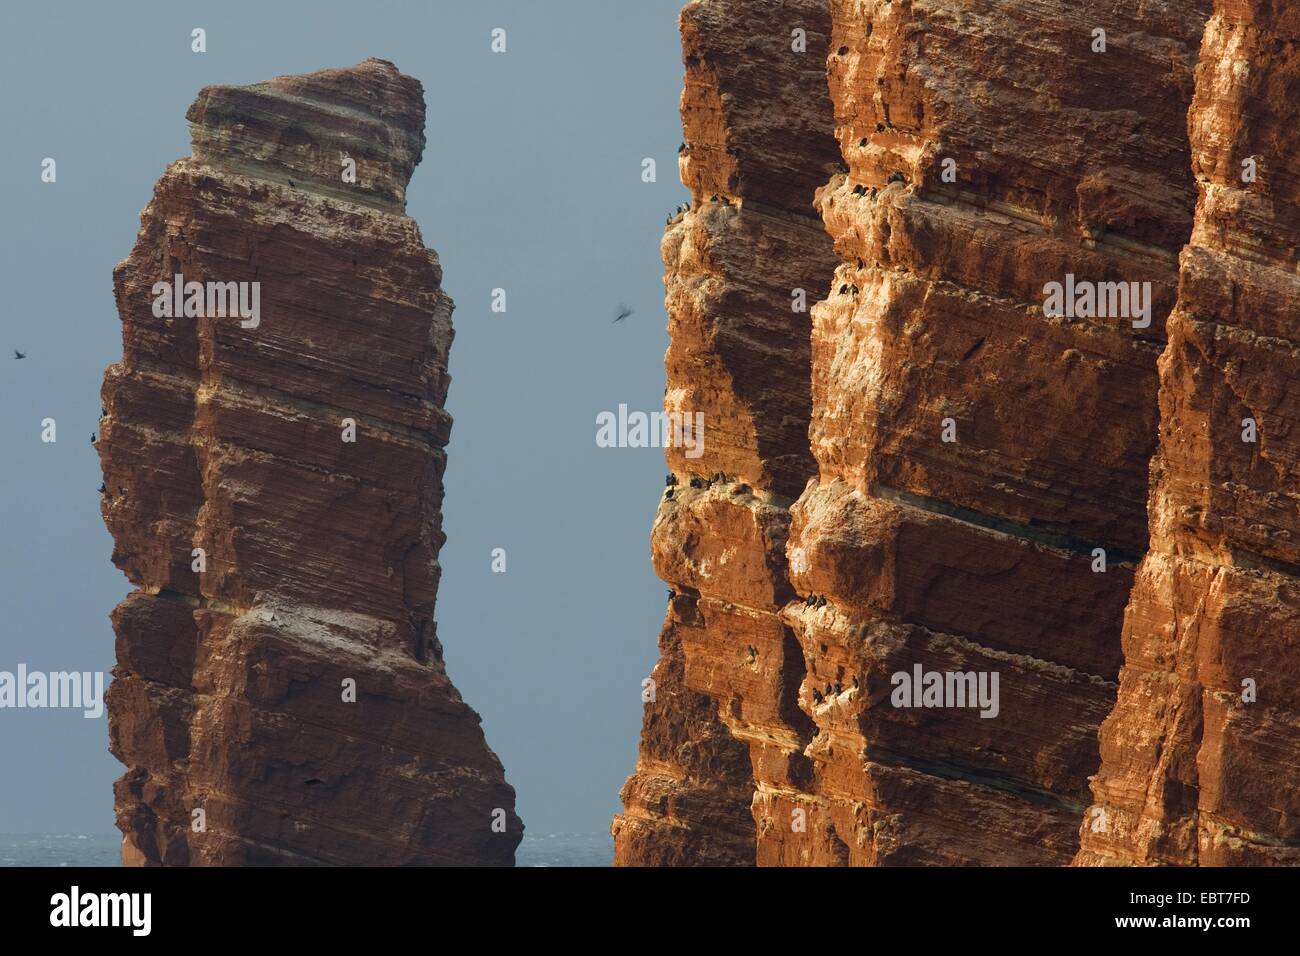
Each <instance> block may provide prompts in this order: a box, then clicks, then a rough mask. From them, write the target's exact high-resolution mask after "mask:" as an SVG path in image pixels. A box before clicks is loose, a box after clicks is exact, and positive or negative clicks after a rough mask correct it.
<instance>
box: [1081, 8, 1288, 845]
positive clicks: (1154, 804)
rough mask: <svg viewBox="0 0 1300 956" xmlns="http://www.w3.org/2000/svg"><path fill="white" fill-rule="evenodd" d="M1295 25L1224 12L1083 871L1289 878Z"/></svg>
mask: <svg viewBox="0 0 1300 956" xmlns="http://www.w3.org/2000/svg"><path fill="white" fill-rule="evenodd" d="M1297 43H1300V8H1297V7H1295V5H1293V4H1287V3H1282V2H1271V0H1231V2H1229V0H1218V2H1216V4H1215V14H1214V17H1213V19H1211V20H1210V22H1209V25H1208V26H1207V28H1206V31H1205V39H1204V45H1203V47H1202V51H1201V59H1200V65H1199V67H1198V69H1197V76H1196V98H1195V101H1194V103H1193V105H1192V109H1191V113H1190V116H1189V122H1188V126H1189V130H1190V133H1191V143H1192V153H1193V168H1194V170H1195V174H1196V180H1197V183H1198V186H1199V193H1200V196H1199V202H1198V205H1197V210H1196V224H1195V231H1194V233H1193V235H1192V237H1191V241H1190V243H1189V244H1188V246H1187V247H1186V249H1184V251H1183V254H1182V284H1181V290H1180V293H1179V300H1178V307H1177V309H1176V310H1175V312H1174V314H1173V315H1172V316H1171V317H1170V320H1169V324H1168V329H1169V345H1168V348H1167V350H1166V351H1165V354H1164V356H1163V357H1162V358H1161V362H1160V411H1161V418H1160V447H1159V454H1158V456H1157V458H1156V459H1155V461H1154V462H1153V464H1152V469H1151V474H1152V487H1151V497H1150V503H1149V511H1150V527H1151V550H1150V553H1149V554H1148V555H1147V557H1146V559H1145V560H1144V561H1143V563H1142V566H1141V568H1140V570H1139V572H1138V575H1137V583H1136V586H1135V587H1134V590H1133V595H1132V599H1131V600H1130V602H1129V605H1128V610H1127V614H1126V617H1125V626H1124V644H1123V649H1124V668H1123V671H1122V674H1121V678H1120V686H1119V699H1118V702H1117V704H1116V706H1115V709H1114V711H1113V712H1112V713H1111V715H1110V716H1109V717H1108V718H1107V720H1106V722H1105V724H1104V725H1103V726H1102V731H1101V757H1102V765H1101V770H1100V772H1099V773H1098V774H1097V777H1096V779H1095V781H1094V783H1093V794H1094V798H1095V802H1094V804H1093V805H1092V806H1091V807H1089V808H1088V812H1087V813H1086V814H1085V815H1084V818H1083V824H1082V827H1081V840H1082V849H1081V850H1080V852H1079V854H1078V857H1077V859H1076V862H1077V863H1079V864H1083V865H1108V864H1140V865H1152V864H1177V865H1191V864H1201V865H1209V866H1239V865H1280V864H1287V865H1296V864H1300V690H1298V687H1300V344H1298V343H1300V318H1298V316H1300V252H1298V251H1297V250H1300V177H1298V176H1297V172H1296V168H1295V157H1296V155H1297V153H1300V130H1297V127H1296V124H1295V119H1294V112H1295V106H1296V98H1295V92H1296V90H1297V89H1300V57H1298V56H1297V55H1296V48H1297Z"/></svg>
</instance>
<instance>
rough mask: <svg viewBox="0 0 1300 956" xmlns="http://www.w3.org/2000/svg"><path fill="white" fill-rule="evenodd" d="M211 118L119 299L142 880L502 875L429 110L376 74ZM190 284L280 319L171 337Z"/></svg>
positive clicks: (109, 400)
mask: <svg viewBox="0 0 1300 956" xmlns="http://www.w3.org/2000/svg"><path fill="white" fill-rule="evenodd" d="M188 118H189V120H190V122H191V126H192V129H193V155H192V156H191V157H190V158H188V159H183V160H180V161H178V162H176V163H173V164H172V165H171V166H170V167H169V168H168V170H167V172H166V173H165V174H164V176H163V177H162V179H160V180H159V181H158V184H157V186H156V187H155V191H154V196H153V198H152V200H151V201H150V203H149V205H148V206H147V207H146V208H145V210H144V212H143V214H142V216H141V228H140V233H139V238H138V239H137V241H136V245H135V248H134V249H133V250H132V252H131V255H130V256H129V257H128V258H127V259H126V260H125V261H124V262H122V263H121V264H120V265H119V266H118V267H117V268H116V270H115V271H114V288H115V293H116V298H117V305H118V311H119V314H120V316H121V319H122V338H123V358H122V361H121V362H120V363H118V364H116V365H113V366H111V367H110V368H109V369H108V371H107V374H106V375H105V381H104V388H103V400H104V406H105V417H104V419H103V421H102V422H101V432H100V440H99V452H100V456H101V459H102V464H103V470H104V483H105V487H106V490H105V493H104V495H103V514H104V519H105V521H106V522H107V524H108V527H109V530H110V531H111V532H112V534H113V537H114V544H115V546H114V551H113V560H114V561H115V563H116V564H117V565H118V566H119V567H120V568H121V569H122V570H123V571H124V572H125V573H126V575H127V577H128V578H129V579H130V580H131V581H132V583H133V584H135V585H136V586H137V588H138V590H136V591H134V592H133V593H132V594H131V595H130V596H128V597H127V599H126V600H125V601H124V602H123V603H122V604H121V605H119V606H118V608H117V609H116V611H115V612H114V614H113V623H114V627H115V629H116V632H117V658H118V664H117V667H116V668H115V670H114V681H113V684H112V687H111V690H110V693H109V701H108V706H109V718H110V736H111V746H112V751H113V753H114V755H116V756H117V758H118V759H119V760H121V761H122V762H123V763H124V764H126V766H127V772H126V774H125V775H124V776H123V777H122V778H121V779H120V780H119V781H118V782H117V785H116V788H115V793H116V804H117V818H118V826H119V827H120V829H121V830H122V832H123V834H124V835H125V840H124V843H123V860H124V862H127V863H136V864H169V865H173V864H174V865H185V864H190V865H231V864H321V863H326V864H330V863H332V864H444V863H445V864H469V863H480V864H506V865H508V864H510V863H511V862H512V860H513V855H514V849H515V847H516V845H517V844H518V842H519V840H520V839H521V836H522V825H521V823H520V821H519V819H518V818H517V817H516V816H515V814H514V809H513V806H514V791H513V790H512V789H511V788H510V787H509V786H508V785H507V784H506V782H505V780H504V776H503V773H502V769H501V765H500V762H499V761H498V760H497V758H496V756H495V755H494V754H493V753H492V751H491V750H490V749H488V746H487V743H486V741H485V740H484V738H483V734H482V731H481V728H480V726H479V718H478V715H477V714H475V713H474V711H473V710H471V709H470V708H469V707H468V706H467V705H466V704H465V703H464V702H463V701H462V700H461V698H460V695H459V694H458V693H457V691H456V689H455V687H453V686H452V684H451V682H450V680H449V679H448V677H447V674H446V672H445V669H444V667H443V664H442V660H441V658H442V648H441V645H440V644H439V642H438V638H437V635H436V631H435V627H434V624H433V621H432V614H433V608H434V599H435V594H436V591H437V584H438V576H439V569H438V562H437V555H438V550H439V548H440V547H441V545H442V541H443V535H442V531H441V513H440V509H441V504H442V473H443V469H444V465H445V454H444V451H443V449H444V448H445V446H446V443H447V439H448V435H449V431H450V427H451V420H450V417H449V416H448V415H447V413H446V412H445V411H444V409H443V404H444V401H445V398H446V394H447V387H448V382H449V379H448V376H447V371H446V369H447V352H448V348H449V346H450V344H451V339H452V329H451V311H452V303H451V300H450V299H449V298H448V296H447V295H446V294H445V293H444V292H443V291H442V289H441V279H442V273H441V267H440V266H439V263H438V259H437V256H436V255H435V254H434V253H433V252H432V251H430V250H428V249H426V248H424V245H423V242H422V241H421V238H420V232H419V229H418V228H417V226H416V224H415V222H414V221H413V220H411V219H409V218H407V217H406V215H405V213H404V210H405V189H406V184H407V182H408V180H409V178H410V176H411V173H412V171H413V170H414V167H415V165H416V163H417V162H419V159H420V156H421V153H422V151H423V148H424V132H423V130H424V100H423V94H422V90H421V88H420V84H419V83H418V82H417V81H416V80H413V79H411V78H410V77H406V76H403V75H401V74H400V73H398V71H397V70H396V68H394V67H393V65H392V64H390V63H387V62H385V61H382V60H368V61H366V62H365V63H363V64H360V65H359V66H356V67H353V68H350V69H342V70H326V71H322V72H319V73H313V74H310V75H307V76H298V77H281V78H279V79H276V80H272V81H271V82H269V83H262V84H257V85H255V86H250V87H210V88H207V89H205V90H203V91H202V92H201V93H200V95H199V98H198V99H197V100H196V101H195V103H194V105H193V106H192V107H191V108H190V111H189V113H188ZM350 163H355V167H354V168H355V177H354V178H352V177H349V175H348V171H349V165H350ZM178 275H182V276H183V277H184V279H183V281H184V282H186V283H188V282H197V283H208V284H211V283H247V285H244V286H242V291H243V292H244V300H243V301H244V303H245V304H246V305H250V306H251V304H252V303H253V302H256V303H257V308H256V309H252V308H249V309H246V310H245V311H244V312H242V313H240V314H231V313H233V309H230V310H227V311H225V312H223V310H222V309H221V308H220V306H221V302H220V301H219V300H218V299H216V298H214V297H213V296H212V293H211V292H207V295H206V297H205V299H204V301H203V303H202V304H201V305H200V306H199V307H198V308H197V309H195V308H193V307H192V308H191V309H190V310H188V311H186V310H184V309H183V308H182V307H181V306H179V305H178V306H177V308H176V310H175V311H170V312H168V310H167V309H164V308H160V307H158V303H159V301H160V294H159V293H160V291H161V288H162V287H158V288H155V283H162V284H163V286H164V287H165V286H170V285H172V284H173V282H174V281H175V278H174V277H175V276H178ZM254 284H256V285H254ZM211 288H212V286H211V285H209V286H208V289H211ZM254 290H256V293H257V296H258V298H257V299H253V293H254ZM222 291H229V292H231V293H232V294H234V297H235V298H234V300H232V304H233V301H235V300H238V294H237V293H238V292H239V291H241V289H240V287H236V286H230V287H229V288H228V289H222ZM182 304H183V303H182ZM196 313H198V314H196ZM168 315H170V316H171V317H168ZM349 424H351V425H352V426H353V428H352V430H351V434H349V429H348V426H349ZM349 439H353V440H349ZM200 811H201V812H200ZM494 814H495V818H496V820H497V821H502V822H504V823H505V827H504V832H496V830H500V829H501V827H500V826H498V827H497V828H496V830H494V828H493V822H494Z"/></svg>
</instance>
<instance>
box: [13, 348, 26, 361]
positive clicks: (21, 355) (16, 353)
mask: <svg viewBox="0 0 1300 956" xmlns="http://www.w3.org/2000/svg"><path fill="white" fill-rule="evenodd" d="M23 358H27V353H26V352H20V351H18V350H17V349H14V359H15V360H17V359H23Z"/></svg>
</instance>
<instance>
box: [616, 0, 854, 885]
mask: <svg viewBox="0 0 1300 956" xmlns="http://www.w3.org/2000/svg"><path fill="white" fill-rule="evenodd" d="M773 10H774V7H773V5H772V4H770V3H759V2H754V0H711V2H697V3H690V4H688V5H687V6H686V7H685V8H684V9H683V11H682V14H681V31H682V46H683V52H684V62H685V65H686V83H685V89H684V91H683V93H682V101H681V103H682V123H683V127H684V131H685V146H684V148H683V151H682V153H681V156H680V167H681V175H682V182H683V183H685V184H686V185H687V186H688V187H689V188H690V190H691V196H692V199H691V204H690V209H689V210H687V211H686V212H685V213H684V214H682V215H679V216H677V217H675V218H674V219H673V220H672V221H671V223H670V225H669V228H668V230H667V234H666V235H665V237H664V241H663V246H662V251H663V258H664V265H665V270H666V271H665V279H664V283H665V286H666V288H667V299H666V305H667V309H668V315H669V331H670V332H671V335H672V344H671V345H670V346H669V349H668V354H667V356H666V365H667V373H668V390H667V393H666V395H665V400H664V404H665V408H666V410H667V411H669V412H679V413H688V414H693V413H697V412H698V413H702V414H703V416H704V424H705V432H704V443H703V453H702V454H699V455H698V456H697V457H690V455H689V454H688V452H687V450H686V449H685V448H682V447H674V448H671V449H669V450H668V453H667V458H668V463H669V466H670V467H671V468H672V471H673V473H674V475H675V476H676V480H677V484H676V485H673V486H670V487H669V488H668V489H667V490H666V491H665V495H664V499H663V500H662V501H661V502H660V506H659V513H658V515H657V516H656V518H655V524H654V530H653V532H652V552H653V556H654V562H655V568H656V570H657V572H658V573H659V575H660V577H662V578H663V579H664V581H666V582H668V583H669V584H670V585H672V588H673V590H674V592H675V594H674V597H673V598H672V599H671V600H670V602H669V608H668V615H667V619H666V621H665V624H664V629H663V632H662V634H661V636H660V641H659V647H660V651H661V653H662V656H661V658H660V661H659V663H658V665H657V666H656V667H655V670H654V672H653V673H652V674H651V678H652V679H653V680H654V682H655V684H654V699H653V700H651V701H648V702H647V703H646V706H645V721H644V728H643V731H642V734H641V750H640V756H639V759H638V761H637V768H636V773H635V774H634V775H633V776H632V777H631V778H630V779H629V780H628V782H627V784H626V786H625V787H624V788H623V793H622V797H623V802H624V812H623V813H622V814H621V815H620V816H618V817H617V818H615V821H614V826H613V833H614V841H615V863H616V864H622V865H682V864H710V865H744V864H753V863H754V862H755V859H756V841H757V839H758V837H757V836H756V832H755V826H754V819H753V817H752V815H751V804H752V802H753V799H754V795H755V792H756V790H761V789H763V788H765V787H766V786H768V785H769V782H777V783H779V784H780V785H789V781H790V780H791V779H792V778H796V777H801V775H806V772H807V761H806V760H805V759H804V758H803V756H802V751H803V748H804V747H805V746H806V744H807V743H808V740H809V737H810V731H811V723H810V722H809V721H808V719H807V717H806V716H805V715H804V714H803V713H801V712H800V711H799V710H798V708H797V707H795V706H794V701H795V690H796V688H797V686H798V683H799V681H800V679H801V678H802V675H803V666H802V660H801V657H800V654H799V648H798V645H797V643H796V642H795V640H794V637H793V634H792V633H791V631H790V629H789V628H788V627H787V626H786V625H785V624H784V623H783V622H782V621H781V620H780V618H779V617H778V611H779V610H780V608H781V607H782V606H783V605H784V604H785V603H786V602H787V601H789V600H790V599H791V598H792V597H793V591H792V590H791V588H790V584H789V581H788V578H787V572H786V567H785V540H786V536H787V533H788V527H789V522H790V516H789V510H788V509H789V505H790V503H791V501H792V500H793V498H794V496H796V495H797V494H798V493H799V490H800V489H801V488H802V487H803V486H804V484H805V482H806V481H807V480H808V478H809V477H810V476H811V475H812V473H813V468H814V465H813V461H812V457H811V455H810V454H809V450H808V440H807V430H808V420H809V414H810V394H809V339H808V329H809V319H808V312H807V306H806V304H805V303H807V302H811V301H812V300H814V299H815V298H816V296H817V295H819V294H820V293H819V291H818V290H820V289H823V288H824V287H825V284H826V281H827V277H828V276H829V275H830V272H831V270H832V269H833V268H834V258H833V252H832V249H831V244H830V241H829V239H828V238H827V236H826V233H825V231H824V229H823V228H822V227H821V224H820V222H819V221H818V220H817V218H816V210H815V209H814V207H813V197H814V193H815V191H816V189H817V187H818V186H820V185H821V184H822V183H823V182H825V180H826V178H827V176H828V175H830V174H831V172H832V171H833V169H834V167H835V165H836V161H837V160H838V150H837V149H836V146H835V141H834V139H833V138H832V136H831V129H832V116H831V105H830V100H829V98H828V96H827V90H826V77H825V58H826V52H827V42H828V35H829V31H830V17H829V12H828V11H827V9H826V7H825V4H824V3H823V2H821V0H790V2H787V3H786V4H785V6H784V8H783V9H782V11H781V15H780V16H779V17H778V18H776V20H775V21H774V19H773V16H772V13H773ZM796 27H800V28H802V29H803V30H804V31H805V36H806V48H805V49H803V50H796V49H794V48H793V47H792V43H791V30H793V29H794V28H796ZM795 290H801V292H800V293H796V291H795Z"/></svg>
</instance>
